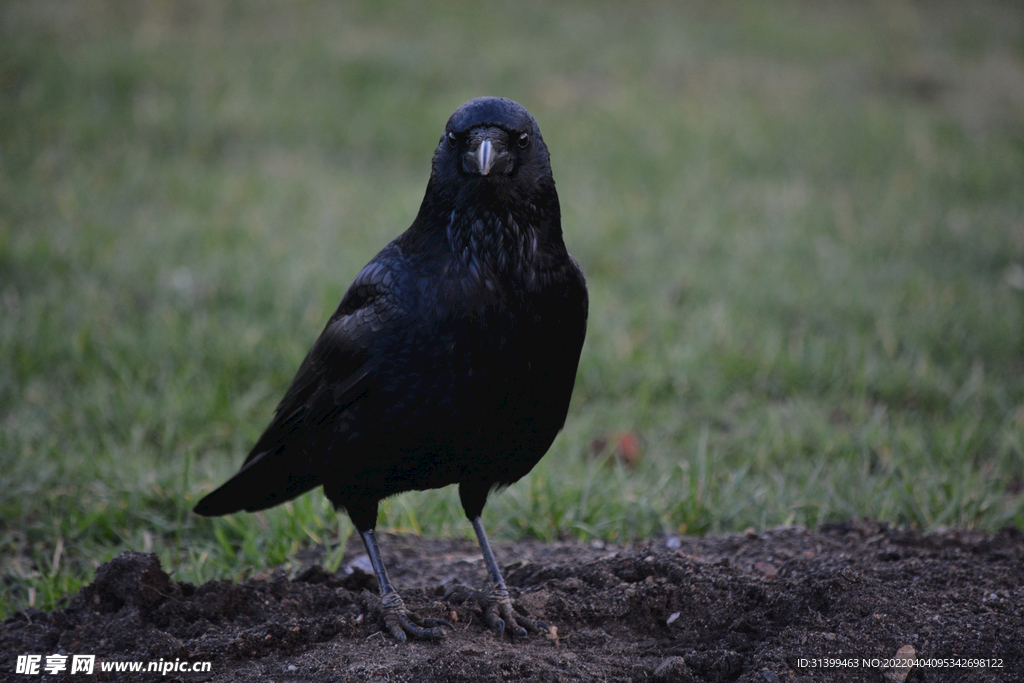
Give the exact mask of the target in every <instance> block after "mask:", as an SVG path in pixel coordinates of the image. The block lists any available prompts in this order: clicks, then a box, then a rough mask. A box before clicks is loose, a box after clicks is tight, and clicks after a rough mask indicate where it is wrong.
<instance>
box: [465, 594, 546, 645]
mask: <svg viewBox="0 0 1024 683" xmlns="http://www.w3.org/2000/svg"><path fill="white" fill-rule="evenodd" d="M450 596H451V597H455V598H456V599H459V598H461V599H462V600H466V599H470V598H472V599H473V600H474V601H475V602H476V603H477V604H479V605H480V607H481V608H482V609H483V611H484V623H486V624H487V626H488V628H490V629H491V630H492V631H495V632H496V633H497V634H498V636H499V637H500V636H502V635H504V633H505V630H506V628H507V629H508V632H509V635H511V636H514V637H516V638H525V637H526V636H527V635H529V634H531V633H533V634H537V633H545V634H547V633H550V631H549V629H548V625H547V624H545V623H544V622H543V621H538V620H536V619H531V618H530V617H528V616H525V615H523V614H520V613H519V612H517V611H516V609H515V607H513V606H512V600H511V598H510V597H509V594H508V589H507V588H505V587H504V586H495V585H492V586H491V589H490V591H488V592H486V593H485V592H483V591H476V590H470V589H467V588H466V587H465V586H461V585H456V586H453V587H451V588H449V590H448V592H447V593H446V594H445V598H449V597H450Z"/></svg>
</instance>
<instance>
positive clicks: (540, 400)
mask: <svg viewBox="0 0 1024 683" xmlns="http://www.w3.org/2000/svg"><path fill="white" fill-rule="evenodd" d="M586 327H587V288H586V283H585V281H584V279H583V273H582V271H581V270H580V267H579V265H578V264H577V263H576V261H575V260H574V259H573V258H572V257H571V256H570V255H569V253H568V252H567V251H566V249H565V244H564V242H563V241H562V226H561V213H560V209H559V204H558V195H557V193H556V192H555V182H554V179H553V178H552V175H551V164H550V157H549V155H548V150H547V147H546V146H545V144H544V140H543V139H542V138H541V135H540V129H539V128H538V127H537V122H536V121H535V120H534V118H533V116H531V115H530V112H528V111H527V110H526V109H525V108H523V107H522V106H521V105H519V104H517V103H515V102H513V101H511V100H508V99H504V98H495V97H481V98H478V99H474V100H470V101H469V102H467V103H466V104H464V105H462V106H461V107H459V108H458V109H456V110H455V112H454V113H453V114H452V115H451V118H449V119H448V124H447V125H446V126H445V130H444V134H443V135H442V136H441V140H440V143H439V144H438V146H437V150H436V151H435V152H434V158H433V162H432V171H431V174H430V180H429V182H428V183H427V190H426V195H425V196H424V198H423V203H422V205H421V206H420V210H419V213H418V214H417V216H416V219H415V220H414V221H413V223H412V226H411V227H410V228H409V229H408V230H406V231H405V233H403V234H402V235H401V236H399V237H398V238H397V239H396V240H395V241H393V242H392V243H391V244H389V245H388V246H387V247H385V248H384V249H383V251H381V252H380V253H379V254H377V256H376V257H374V259H373V260H372V261H370V263H369V264H368V265H367V266H366V267H365V268H363V270H362V271H361V272H360V273H359V274H358V275H357V276H356V279H355V281H354V282H353V283H352V285H351V287H349V289H348V292H347V293H346V294H345V297H344V298H343V299H342V301H341V305H339V306H338V310H337V311H335V313H334V315H333V316H331V319H330V320H329V321H328V323H327V326H326V327H325V328H324V331H323V332H322V333H321V334H320V337H319V339H317V340H316V342H315V343H314V344H313V348H312V349H311V350H310V352H309V354H308V355H307V356H306V359H305V360H304V361H303V362H302V365H301V366H300V367H299V371H298V373H297V374H296V376H295V379H294V380H293V381H292V385H291V387H290V388H289V389H288V391H287V393H286V394H285V396H284V398H283V399H282V400H281V403H280V404H279V405H278V406H277V410H276V413H275V416H274V419H273V421H272V422H271V423H270V426H269V427H267V430H266V431H265V432H264V433H263V436H262V437H260V439H259V441H258V442H257V443H256V445H255V446H254V447H253V449H252V452H251V453H250V454H249V457H248V458H246V461H245V464H244V465H243V466H242V469H241V470H240V471H239V472H238V474H236V475H235V476H234V477H232V478H231V479H230V480H229V481H228V482H227V483H225V484H224V485H223V486H221V487H220V488H218V489H217V490H216V491H214V492H212V493H210V494H209V495H208V496H206V497H205V498H203V499H202V500H201V501H199V504H198V505H196V507H195V511H196V512H197V513H199V514H200V515H206V516H213V515H224V514H227V513H230V512H235V511H238V510H247V511H249V512H253V511H255V510H262V509H264V508H269V507H272V506H274V505H278V504H280V503H283V502H285V501H287V500H290V499H292V498H295V497H296V496H298V495H300V494H302V493H304V492H306V491H308V490H310V489H312V488H314V487H316V486H320V485H322V486H323V487H324V494H325V495H326V496H327V498H328V499H329V500H330V501H331V502H332V503H333V504H334V506H335V508H336V509H341V508H343V509H345V511H346V512H348V514H349V516H350V517H351V518H352V522H353V523H354V524H355V527H356V529H358V530H359V533H360V535H361V536H362V539H363V543H364V544H365V546H366V552H367V553H368V554H369V557H370V562H371V563H372V565H373V570H374V573H375V574H376V577H377V581H378V583H379V585H380V597H381V606H380V612H381V615H380V616H381V618H382V621H383V622H384V625H385V626H386V628H387V629H388V631H389V632H390V633H391V635H392V636H393V637H394V638H396V639H397V640H399V641H404V640H405V637H406V636H405V634H406V633H408V634H410V635H412V636H414V637H417V638H438V637H441V636H442V635H443V629H442V628H441V627H442V626H445V625H447V626H451V624H448V623H447V622H445V621H443V620H437V619H420V618H418V617H417V616H416V615H414V614H412V613H411V612H409V611H408V610H406V608H405V605H404V604H403V602H402V599H401V597H400V596H399V595H398V593H397V592H396V591H395V589H394V587H393V586H392V585H391V581H390V580H389V579H388V574H387V570H386V569H385V567H384V563H383V561H382V560H381V557H380V551H379V550H378V548H377V541H376V538H375V535H374V527H375V526H376V522H377V503H378V502H379V501H380V500H381V499H383V498H386V497H388V496H391V495H394V494H396V493H401V492H403V491H411V490H425V489H432V488H439V487H442V486H446V485H448V484H458V485H459V498H460V499H461V501H462V507H463V509H464V510H465V512H466V517H468V518H469V520H470V522H471V523H472V525H473V529H474V530H475V531H476V536H477V539H478V540H479V542H480V549H481V551H482V552H483V557H484V560H485V562H486V564H487V570H488V573H489V574H490V579H491V583H492V588H491V590H490V591H489V593H488V594H487V595H486V598H485V599H484V603H485V619H486V621H487V623H488V625H489V626H490V627H491V628H493V629H495V630H496V631H497V632H498V633H499V634H501V633H502V632H503V631H504V628H505V625H506V624H508V625H509V626H510V627H511V629H512V631H511V632H513V633H515V634H516V635H520V636H525V635H526V634H527V629H529V630H534V631H535V630H543V629H545V628H546V627H545V626H544V625H543V624H541V623H540V622H534V621H531V620H529V619H527V618H526V617H524V616H522V615H520V614H518V613H516V612H515V610H514V609H513V608H512V603H511V601H510V600H509V595H508V590H507V588H506V586H505V581H504V579H503V578H502V575H501V571H500V570H499V568H498V564H497V562H496V561H495V559H494V553H493V552H492V551H491V546H490V543H489V542H488V541H487V535H486V534H485V533H484V527H483V523H482V522H481V520H480V514H481V512H482V511H483V508H484V504H485V503H486V501H487V495H488V493H489V492H490V491H491V490H492V489H494V488H496V487H504V486H508V485H509V484H512V483H513V482H515V481H518V480H519V479H520V478H521V477H523V476H524V475H525V474H526V473H527V472H529V471H530V470H531V469H533V466H534V465H536V464H537V462H538V461H539V460H540V459H541V457H542V456H543V455H544V453H545V452H546V451H547V450H548V448H549V447H550V446H551V442H552V441H553V440H554V438H555V435H556V434H557V433H558V431H559V430H560V429H561V428H562V425H563V424H564V423H565V416H566V413H567V412H568V408H569V398H570V396H571V394H572V389H573V383H574V382H575V379H576V368H577V365H578V363H579V358H580V350H581V349H582V347H583V338H584V336H585V334H586Z"/></svg>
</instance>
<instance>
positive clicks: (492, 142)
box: [463, 128, 512, 176]
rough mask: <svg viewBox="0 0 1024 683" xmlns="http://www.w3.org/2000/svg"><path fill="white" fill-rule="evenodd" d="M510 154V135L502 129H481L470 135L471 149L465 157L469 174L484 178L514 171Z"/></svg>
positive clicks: (465, 166)
mask: <svg viewBox="0 0 1024 683" xmlns="http://www.w3.org/2000/svg"><path fill="white" fill-rule="evenodd" d="M510 161H511V159H510V157H509V153H508V133H506V132H505V131H503V130H502V129H500V128H479V129H477V130H474V131H473V132H472V133H470V136H469V149H468V150H467V152H466V154H465V156H464V157H463V164H464V168H465V170H466V172H467V173H476V174H479V175H482V176H487V175H498V174H501V173H508V172H510V171H511V170H512V164H511V163H510Z"/></svg>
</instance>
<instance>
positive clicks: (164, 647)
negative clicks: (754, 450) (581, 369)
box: [0, 522, 1024, 683]
mask: <svg viewBox="0 0 1024 683" xmlns="http://www.w3.org/2000/svg"><path fill="white" fill-rule="evenodd" d="M381 545H382V548H383V549H384V554H385V561H386V562H387V564H388V567H389V568H390V569H391V572H392V579H393V580H394V582H395V585H396V586H397V587H398V589H399V591H401V593H402V595H403V597H404V598H405V601H406V604H407V605H408V606H409V607H410V608H411V609H413V610H414V611H416V612H418V613H419V614H420V615H421V616H435V617H443V618H447V619H449V620H452V621H454V622H455V625H456V628H455V630H454V631H452V632H450V633H449V636H448V638H447V639H445V640H443V641H441V642H410V643H406V644H404V645H398V644H396V643H395V642H394V641H393V640H391V639H390V638H388V637H386V636H384V635H383V634H382V633H380V631H379V629H378V628H377V626H376V624H374V623H373V621H372V619H369V618H367V616H366V615H367V614H368V601H367V599H366V595H365V593H364V590H365V589H367V588H370V589H374V588H375V585H374V581H373V579H372V578H371V577H370V576H368V575H367V574H365V573H364V572H363V571H361V570H360V569H359V568H358V567H359V565H360V564H361V559H362V558H360V557H358V556H354V557H351V558H347V559H348V560H350V561H349V562H348V563H347V564H346V568H347V569H346V570H345V571H342V572H339V573H338V574H330V573H328V572H326V571H324V570H323V569H322V568H320V567H319V566H316V565H313V566H311V567H310V568H308V569H306V570H305V571H304V572H302V573H300V574H298V575H297V576H295V577H294V578H288V577H287V576H285V575H284V574H283V573H278V574H274V575H271V576H263V577H256V578H253V579H251V580H248V581H246V582H244V583H242V584H237V585H236V584H232V583H230V582H228V581H215V582H211V583H207V584H204V585H202V586H193V585H190V584H184V583H176V582H175V581H173V580H172V579H170V577H168V575H167V574H166V573H165V572H164V571H163V570H162V569H161V567H160V564H159V562H157V560H156V558H155V556H153V555H144V554H140V553H127V554H125V555H122V556H120V557H118V558H116V559H114V560H113V561H111V562H109V563H107V564H105V565H103V566H102V567H101V568H100V569H99V571H98V572H97V574H96V579H95V581H94V582H93V583H92V584H91V585H89V586H87V587H86V588H84V589H83V590H82V591H81V593H79V594H78V595H77V596H75V597H74V598H73V599H72V600H71V602H70V604H69V606H68V607H67V608H65V609H60V610H56V611H54V612H52V613H50V614H45V613H43V612H38V611H28V612H22V613H18V614H16V615H14V616H12V617H11V618H9V619H8V620H7V621H6V622H4V623H3V625H2V626H0V679H2V680H8V679H7V678H6V677H8V676H10V677H11V679H13V680H33V677H31V676H18V675H16V674H14V673H13V672H15V671H16V667H17V666H18V656H19V655H25V654H28V655H41V656H42V657H41V661H40V663H39V667H40V669H39V671H40V674H41V676H42V677H43V679H44V680H62V679H67V680H82V679H84V680H157V679H159V680H164V681H175V680H186V681H205V680H211V681H254V680H271V681H282V682H285V681H382V682H383V681H467V682H469V681H472V682H474V683H475V682H479V681H519V680H526V681H563V682H568V681H588V682H589V681H709V682H710V681H748V682H751V683H753V682H754V681H757V682H758V683H773V682H775V681H811V680H814V681H879V682H888V683H899V682H900V681H907V682H908V683H914V682H921V681H1012V680H1024V674H1022V673H1021V672H1020V669H1019V667H1021V666H1022V665H1024V534H1021V533H1020V532H1019V531H1004V532H1002V533H1000V534H997V535H995V536H991V535H985V534H981V533H976V532H964V531H949V532H944V533H937V534H931V535H927V536H921V535H918V534H916V533H914V532H909V531H900V530H892V529H888V528H887V527H886V526H884V525H879V524H876V523H872V522H850V523H846V524H841V525H831V526H827V527H825V528H823V529H822V531H821V532H820V533H818V534H812V533H809V532H807V531H805V530H802V529H779V530H775V531H771V532H768V533H765V534H754V533H748V534H745V535H739V536H720V537H707V538H686V537H684V538H667V539H665V538H662V539H659V540H657V541H648V542H643V543H636V544H633V545H630V546H623V547H603V546H601V545H600V544H595V545H584V544H576V543H557V544H541V543H538V542H534V541H523V542H519V543H513V544H506V545H501V546H498V547H497V553H498V556H499V557H500V558H502V559H503V560H505V561H511V564H509V565H507V568H506V573H505V576H506V578H507V579H508V582H509V584H510V586H512V587H513V592H514V602H515V604H516V606H517V607H518V608H519V609H520V611H522V612H525V613H528V614H530V615H533V616H536V617H538V618H541V619H543V620H544V621H546V622H547V623H549V624H551V625H552V626H554V627H555V628H556V629H557V631H556V633H557V637H551V638H545V637H539V636H534V637H531V638H529V639H526V640H522V641H516V642H513V641H510V640H509V639H508V638H507V637H506V638H505V639H499V638H498V637H497V636H496V635H495V634H494V633H492V632H490V631H488V630H487V629H486V628H485V627H484V625H483V623H482V620H481V615H480V613H479V611H478V608H477V607H476V604H475V602H474V601H473V600H469V599H466V598H467V595H468V591H467V590H464V589H461V588H459V587H458V584H463V585H465V586H470V587H482V586H483V585H484V583H485V580H486V578H485V575H484V571H483V567H482V562H481V561H480V557H479V554H478V551H477V550H476V547H475V545H474V544H473V543H472V542H470V541H465V542H464V541H442V540H425V539H419V538H407V537H389V538H385V539H384V540H383V542H382V544H381ZM354 548H355V546H353V549H354ZM445 595H448V597H447V598H445V597H443V596H445ZM54 654H64V655H69V657H68V662H67V669H66V670H65V671H63V672H58V673H57V674H56V675H50V674H49V673H48V672H47V671H45V670H44V669H43V667H44V666H45V665H46V664H47V656H49V655H54ZM75 654H87V655H88V654H92V655H96V660H95V668H94V673H93V675H92V676H89V677H85V676H83V675H82V674H81V673H75V674H72V673H70V670H71V661H70V656H71V655H75ZM161 660H162V663H161ZM22 661H23V663H24V662H25V661H27V660H24V659H23V660H22ZM57 661H58V662H59V660H57ZM135 661H138V662H144V666H147V665H148V663H149V662H158V664H160V666H163V667H164V668H168V669H170V670H169V671H168V673H166V674H164V675H160V674H157V673H123V672H122V673H116V672H110V671H106V672H105V671H102V670H101V668H102V667H103V666H104V665H106V666H109V665H111V664H112V663H115V662H135ZM203 662H210V665H209V670H208V671H205V672H192V671H184V670H182V669H183V668H184V667H185V666H187V667H192V666H193V665H195V664H197V663H199V664H201V663H203ZM901 664H913V666H912V667H910V668H907V667H906V666H903V667H901ZM36 680H38V678H36Z"/></svg>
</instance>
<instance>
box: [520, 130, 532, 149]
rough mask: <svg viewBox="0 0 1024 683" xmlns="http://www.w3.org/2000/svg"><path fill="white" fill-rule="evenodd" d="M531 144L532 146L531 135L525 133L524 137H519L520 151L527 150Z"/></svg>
mask: <svg viewBox="0 0 1024 683" xmlns="http://www.w3.org/2000/svg"><path fill="white" fill-rule="evenodd" d="M529 144H530V134H529V133H523V134H522V135H520V136H519V149H526V147H527V146H528V145H529Z"/></svg>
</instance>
